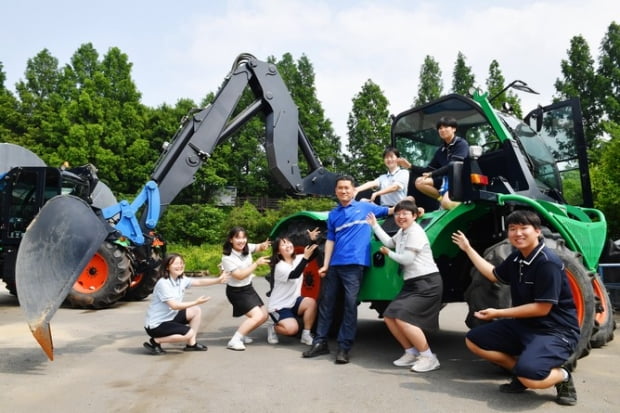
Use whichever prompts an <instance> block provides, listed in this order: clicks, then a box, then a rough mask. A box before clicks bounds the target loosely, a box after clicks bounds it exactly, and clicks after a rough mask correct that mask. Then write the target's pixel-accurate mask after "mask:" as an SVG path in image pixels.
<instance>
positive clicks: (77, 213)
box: [15, 195, 113, 360]
mask: <svg viewBox="0 0 620 413" xmlns="http://www.w3.org/2000/svg"><path fill="white" fill-rule="evenodd" d="M111 231H113V228H112V227H111V226H108V225H107V224H106V222H105V221H104V220H103V219H101V218H99V217H98V216H97V215H96V214H95V213H94V212H93V209H92V208H91V206H90V205H89V204H88V203H86V202H85V201H83V200H82V199H80V198H77V197H75V196H72V195H59V196H56V197H54V198H52V199H51V200H49V201H48V202H47V203H46V204H45V205H44V206H43V208H41V211H40V212H39V214H38V215H37V217H36V218H35V219H34V220H33V221H32V223H31V224H30V226H29V227H28V229H27V230H26V232H25V234H24V237H23V239H22V241H21V245H20V247H19V251H18V253H17V261H16V264H15V265H16V269H15V281H16V286H17V296H18V298H19V303H20V306H21V308H22V310H23V311H24V313H25V315H26V319H27V321H28V326H29V327H30V331H31V332H32V334H33V336H34V338H35V339H36V340H37V342H38V343H39V345H40V346H41V348H42V349H43V351H44V352H45V354H46V355H47V357H48V358H49V359H50V360H53V359H54V346H53V343H52V334H51V329H50V324H49V322H50V320H51V318H52V317H53V316H54V313H56V310H58V308H59V307H60V305H61V304H62V303H63V301H64V299H65V298H66V297H67V295H68V294H69V291H70V290H71V288H72V286H73V284H74V283H75V281H76V280H77V278H78V277H79V275H80V273H81V272H82V270H83V269H84V267H86V265H87V264H88V262H89V261H90V260H91V258H92V257H93V255H94V254H95V252H96V251H97V249H98V248H99V247H100V246H101V244H102V243H103V242H104V240H105V239H106V237H107V236H108V234H109V233H110V232H111Z"/></svg>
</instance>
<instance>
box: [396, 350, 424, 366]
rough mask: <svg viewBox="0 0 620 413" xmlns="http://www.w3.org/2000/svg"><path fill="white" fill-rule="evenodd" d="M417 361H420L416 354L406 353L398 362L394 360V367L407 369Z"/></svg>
mask: <svg viewBox="0 0 620 413" xmlns="http://www.w3.org/2000/svg"><path fill="white" fill-rule="evenodd" d="M416 361H418V356H417V355H416V354H409V353H407V352H404V353H403V355H402V356H400V358H399V359H398V360H394V361H393V362H392V363H394V365H395V366H398V367H407V366H413V364H414V363H415V362H416Z"/></svg>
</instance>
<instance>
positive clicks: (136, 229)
mask: <svg viewBox="0 0 620 413" xmlns="http://www.w3.org/2000/svg"><path fill="white" fill-rule="evenodd" d="M145 204H146V210H145V211H144V227H145V228H146V229H154V228H155V226H156V225H157V222H158V221H159V213H160V200H159V187H158V186H157V183H156V182H154V181H149V182H147V183H146V185H144V188H142V191H140V193H139V194H138V196H137V197H136V199H134V201H133V202H132V203H131V204H130V203H129V202H128V201H125V200H123V201H121V202H119V203H118V204H116V205H112V206H110V207H107V208H105V209H103V210H102V211H101V212H102V215H103V218H104V219H106V220H108V219H113V220H117V222H116V224H115V227H116V229H117V230H118V231H119V232H120V233H121V234H122V235H123V236H125V237H127V238H129V239H130V240H131V241H132V242H133V243H134V244H136V245H143V244H144V235H143V230H144V229H143V228H142V227H141V226H140V220H139V219H138V210H139V209H140V208H142V206H143V205H145ZM117 215H118V218H116V219H115V218H114V217H115V216H117Z"/></svg>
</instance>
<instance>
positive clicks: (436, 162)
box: [428, 136, 469, 176]
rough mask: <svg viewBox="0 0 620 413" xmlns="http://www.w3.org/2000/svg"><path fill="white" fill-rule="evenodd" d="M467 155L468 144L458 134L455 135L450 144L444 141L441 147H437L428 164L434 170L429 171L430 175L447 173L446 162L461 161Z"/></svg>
mask: <svg viewBox="0 0 620 413" xmlns="http://www.w3.org/2000/svg"><path fill="white" fill-rule="evenodd" d="M468 157H469V144H468V143H467V141H466V140H465V139H463V138H461V137H460V136H455V137H454V139H452V142H450V144H448V145H446V143H445V142H444V144H443V145H441V147H439V148H438V149H437V151H436V152H435V155H434V156H433V159H432V160H431V163H430V164H428V166H429V167H430V168H433V169H434V171H432V172H431V175H432V176H442V175H446V174H447V173H448V168H449V167H448V164H449V163H450V162H453V161H462V160H464V159H465V158H468Z"/></svg>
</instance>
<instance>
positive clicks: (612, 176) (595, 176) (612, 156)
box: [590, 121, 620, 239]
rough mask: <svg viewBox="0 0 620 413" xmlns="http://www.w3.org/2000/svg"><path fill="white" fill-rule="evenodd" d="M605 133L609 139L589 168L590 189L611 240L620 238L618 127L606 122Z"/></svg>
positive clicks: (619, 141)
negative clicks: (607, 227) (594, 162)
mask: <svg viewBox="0 0 620 413" xmlns="http://www.w3.org/2000/svg"><path fill="white" fill-rule="evenodd" d="M604 130H605V132H606V133H607V134H608V135H609V136H610V137H611V139H610V140H609V141H608V142H606V143H604V144H603V145H604V146H603V150H602V151H601V156H600V159H599V161H598V162H597V164H594V165H592V166H591V168H590V172H591V175H592V188H593V194H594V204H595V206H596V207H597V208H599V209H600V210H602V211H603V213H604V214H605V218H606V220H607V224H608V225H609V229H608V232H609V235H610V236H611V238H612V239H618V238H619V237H620V186H618V182H620V168H618V158H619V157H620V125H618V124H617V123H615V122H611V121H610V122H607V123H605V125H604Z"/></svg>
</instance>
